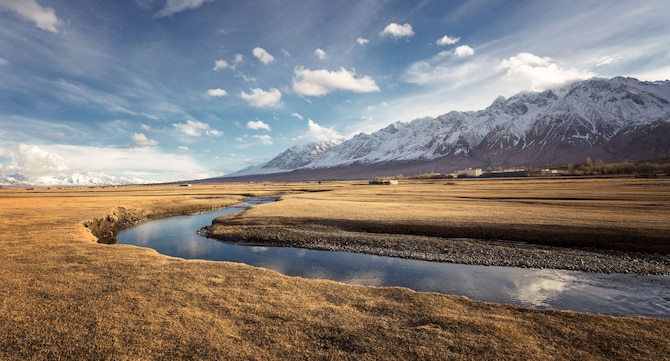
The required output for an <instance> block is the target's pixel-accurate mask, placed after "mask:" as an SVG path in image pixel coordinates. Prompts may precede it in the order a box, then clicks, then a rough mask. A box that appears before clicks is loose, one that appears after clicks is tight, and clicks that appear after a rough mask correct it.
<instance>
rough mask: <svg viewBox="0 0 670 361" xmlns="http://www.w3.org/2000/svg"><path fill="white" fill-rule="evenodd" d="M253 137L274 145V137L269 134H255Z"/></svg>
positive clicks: (262, 142)
mask: <svg viewBox="0 0 670 361" xmlns="http://www.w3.org/2000/svg"><path fill="white" fill-rule="evenodd" d="M253 138H254V139H258V140H259V141H260V142H261V144H265V145H272V137H271V136H269V135H267V134H265V135H254V136H253Z"/></svg>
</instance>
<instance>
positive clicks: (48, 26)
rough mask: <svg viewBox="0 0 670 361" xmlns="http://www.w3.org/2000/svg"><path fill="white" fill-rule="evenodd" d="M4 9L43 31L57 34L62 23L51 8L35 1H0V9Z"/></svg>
mask: <svg viewBox="0 0 670 361" xmlns="http://www.w3.org/2000/svg"><path fill="white" fill-rule="evenodd" d="M1 8H4V9H7V10H9V11H11V12H12V13H14V14H15V15H18V17H20V18H21V19H24V20H27V21H30V22H33V23H35V25H36V26H37V27H38V28H40V29H42V30H45V31H50V32H52V33H58V28H57V27H58V26H60V25H61V24H62V21H61V20H60V19H58V17H56V11H55V10H54V9H52V8H47V7H42V6H40V4H38V3H37V0H2V1H0V9H1Z"/></svg>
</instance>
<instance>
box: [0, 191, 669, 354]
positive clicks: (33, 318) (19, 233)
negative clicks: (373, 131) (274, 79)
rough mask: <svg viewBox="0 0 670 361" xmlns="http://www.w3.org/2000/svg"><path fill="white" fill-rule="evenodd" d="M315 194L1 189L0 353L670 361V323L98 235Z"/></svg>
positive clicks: (285, 192)
mask: <svg viewBox="0 0 670 361" xmlns="http://www.w3.org/2000/svg"><path fill="white" fill-rule="evenodd" d="M310 187H317V186H316V185H308V186H306V185H276V186H275V185H253V186H252V185H229V186H194V187H189V188H188V189H186V188H181V187H179V188H177V187H140V188H118V189H83V190H48V191H47V190H45V191H40V190H37V191H23V190H16V191H14V190H4V189H3V190H0V258H1V259H0V359H4V360H25V359H35V360H58V359H96V360H137V359H176V358H179V359H183V358H187V359H239V360H273V359H277V360H279V359H315V360H317V359H318V360H329V359H333V360H334V359H338V360H339V359H352V360H354V359H355V360H361V359H362V360H366V359H368V360H373V359H374V360H376V359H407V360H410V359H413V360H416V359H425V360H428V359H430V360H434V359H546V360H564V359H575V360H576V359H580V360H583V359H602V360H605V359H607V360H611V359H621V360H623V359H626V360H628V359H648V360H663V359H668V355H670V345H669V344H668V342H667V340H668V336H669V335H670V321H665V320H657V319H648V318H617V317H606V316H596V315H584V314H578V313H572V312H559V311H551V310H550V311H535V310H528V309H524V308H520V307H512V306H504V305H496V304H488V303H481V302H474V301H471V300H468V299H466V298H463V297H451V296H445V295H439V294H431V293H416V292H413V291H410V290H407V289H402V288H375V287H362V286H350V285H344V284H339V283H335V282H330V281H319V280H306V279H301V278H292V277H285V276H282V275H280V274H277V273H275V272H272V271H268V270H262V269H258V268H253V267H249V266H245V265H240V264H233V263H224V262H206V261H187V260H182V259H178V258H171V257H166V256H162V255H159V254H157V253H156V252H155V251H152V250H148V249H143V248H138V247H133V246H120V245H105V244H99V243H96V238H97V237H95V236H94V235H93V234H92V232H91V231H92V228H96V227H95V226H94V225H95V224H98V225H102V226H104V223H105V222H109V223H110V224H115V223H116V222H118V220H119V215H122V214H126V212H129V213H131V214H133V215H134V217H138V219H141V218H147V219H150V218H151V217H153V216H156V215H160V214H178V213H183V212H188V211H193V210H204V209H212V208H217V207H221V206H225V205H230V204H232V203H235V202H237V201H238V200H239V199H240V198H241V197H244V196H252V195H266V194H275V193H282V194H287V192H291V191H294V190H295V191H305V190H310ZM324 188H325V189H330V190H335V191H338V192H339V191H346V187H345V186H342V185H339V184H333V185H318V189H324ZM312 190H314V189H312ZM314 194H317V193H314ZM324 194H325V193H324ZM119 207H123V208H122V209H121V208H119ZM121 218H123V217H121ZM85 223H86V224H88V225H89V227H85V226H84V224H85ZM102 226H101V227H99V229H98V230H99V231H102V230H103V228H104V227H102Z"/></svg>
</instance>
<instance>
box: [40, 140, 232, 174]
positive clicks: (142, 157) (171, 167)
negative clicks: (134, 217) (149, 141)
mask: <svg viewBox="0 0 670 361" xmlns="http://www.w3.org/2000/svg"><path fill="white" fill-rule="evenodd" d="M43 148H45V150H47V151H50V152H53V153H56V154H59V155H60V156H62V157H63V158H64V159H65V160H66V162H67V165H68V166H69V167H70V169H71V170H70V171H68V172H66V173H75V172H81V170H86V172H104V173H108V174H113V175H114V176H123V177H127V178H139V179H149V180H152V181H156V182H159V181H161V182H167V181H179V180H187V179H201V178H209V177H213V176H217V175H220V174H219V172H218V170H217V171H214V170H211V169H207V168H206V167H204V166H202V165H201V164H200V163H199V162H198V161H197V160H196V159H194V158H192V157H190V156H189V155H188V153H184V152H178V153H165V152H162V151H161V150H160V148H159V147H134V148H111V147H90V146H74V145H53V146H44V147H43ZM91 159H95V160H96V161H95V162H91Z"/></svg>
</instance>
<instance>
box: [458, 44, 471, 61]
mask: <svg viewBox="0 0 670 361" xmlns="http://www.w3.org/2000/svg"><path fill="white" fill-rule="evenodd" d="M454 55H455V56H456V57H458V58H464V57H466V56H472V55H475V49H473V48H471V47H469V46H467V45H461V46H459V47H457V48H456V49H455V50H454Z"/></svg>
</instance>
